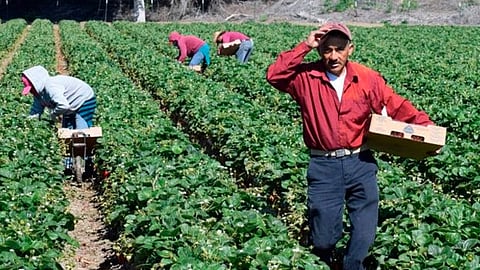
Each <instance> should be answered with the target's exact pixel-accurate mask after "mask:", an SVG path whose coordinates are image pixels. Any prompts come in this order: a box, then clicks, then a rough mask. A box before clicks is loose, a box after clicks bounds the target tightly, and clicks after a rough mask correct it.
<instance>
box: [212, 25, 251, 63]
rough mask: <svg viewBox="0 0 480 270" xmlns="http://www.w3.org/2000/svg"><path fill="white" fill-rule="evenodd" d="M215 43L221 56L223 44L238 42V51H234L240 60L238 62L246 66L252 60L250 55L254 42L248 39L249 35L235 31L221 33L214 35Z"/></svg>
mask: <svg viewBox="0 0 480 270" xmlns="http://www.w3.org/2000/svg"><path fill="white" fill-rule="evenodd" d="M213 41H214V43H215V44H216V45H217V47H218V50H217V52H218V54H221V51H220V49H221V48H220V46H221V45H222V44H227V43H231V42H234V41H238V42H239V43H240V44H239V46H238V49H236V50H235V51H234V54H235V56H236V58H237V60H238V62H240V63H242V64H245V63H247V62H248V59H250V55H251V54H252V52H253V40H252V39H251V38H250V37H248V36H247V35H245V34H243V33H240V32H235V31H229V32H227V31H219V32H215V33H214V34H213Z"/></svg>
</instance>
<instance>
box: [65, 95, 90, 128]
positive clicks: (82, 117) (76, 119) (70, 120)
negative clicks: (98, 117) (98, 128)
mask: <svg viewBox="0 0 480 270" xmlns="http://www.w3.org/2000/svg"><path fill="white" fill-rule="evenodd" d="M96 107H97V99H96V97H92V98H91V99H89V100H87V101H85V102H84V103H83V104H82V106H81V107H80V108H79V109H78V111H76V112H74V113H71V114H64V115H63V119H62V127H63V128H70V129H85V128H89V127H92V126H93V116H94V114H95V109H96Z"/></svg>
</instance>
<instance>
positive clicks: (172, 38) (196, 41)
mask: <svg viewBox="0 0 480 270" xmlns="http://www.w3.org/2000/svg"><path fill="white" fill-rule="evenodd" d="M168 41H169V42H170V44H172V45H174V46H175V47H177V49H178V56H177V61H178V62H180V63H183V62H184V61H185V59H186V58H187V57H191V59H190V63H189V64H188V67H189V68H191V69H193V70H195V71H198V72H203V71H205V69H206V68H207V67H208V66H209V65H210V46H208V44H207V43H206V42H205V41H203V40H202V39H201V38H199V37H197V36H193V35H181V34H180V33H178V32H171V33H170V35H169V36H168Z"/></svg>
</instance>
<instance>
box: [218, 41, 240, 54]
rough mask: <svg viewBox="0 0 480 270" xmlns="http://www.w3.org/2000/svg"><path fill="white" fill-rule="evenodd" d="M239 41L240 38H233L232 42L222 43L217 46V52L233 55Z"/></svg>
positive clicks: (238, 45)
mask: <svg viewBox="0 0 480 270" xmlns="http://www.w3.org/2000/svg"><path fill="white" fill-rule="evenodd" d="M240 43H242V42H241V41H240V40H238V39H237V40H234V41H232V42H228V43H222V44H220V46H219V54H220V55H234V54H235V53H236V52H237V50H238V48H239V47H240Z"/></svg>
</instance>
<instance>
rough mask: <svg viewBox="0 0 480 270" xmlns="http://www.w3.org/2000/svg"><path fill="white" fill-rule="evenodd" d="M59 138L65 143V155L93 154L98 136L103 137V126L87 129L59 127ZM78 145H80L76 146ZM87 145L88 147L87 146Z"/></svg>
mask: <svg viewBox="0 0 480 270" xmlns="http://www.w3.org/2000/svg"><path fill="white" fill-rule="evenodd" d="M57 133H58V138H59V139H62V141H63V143H64V146H65V147H64V155H67V156H68V155H71V154H72V151H73V155H75V156H78V155H80V156H83V155H84V154H85V152H84V150H86V154H87V155H89V156H91V155H93V154H94V152H95V145H96V143H97V138H100V137H102V128H101V127H91V128H86V129H69V128H59V129H58V132H57ZM75 145H78V147H75ZM85 147H86V148H85Z"/></svg>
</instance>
